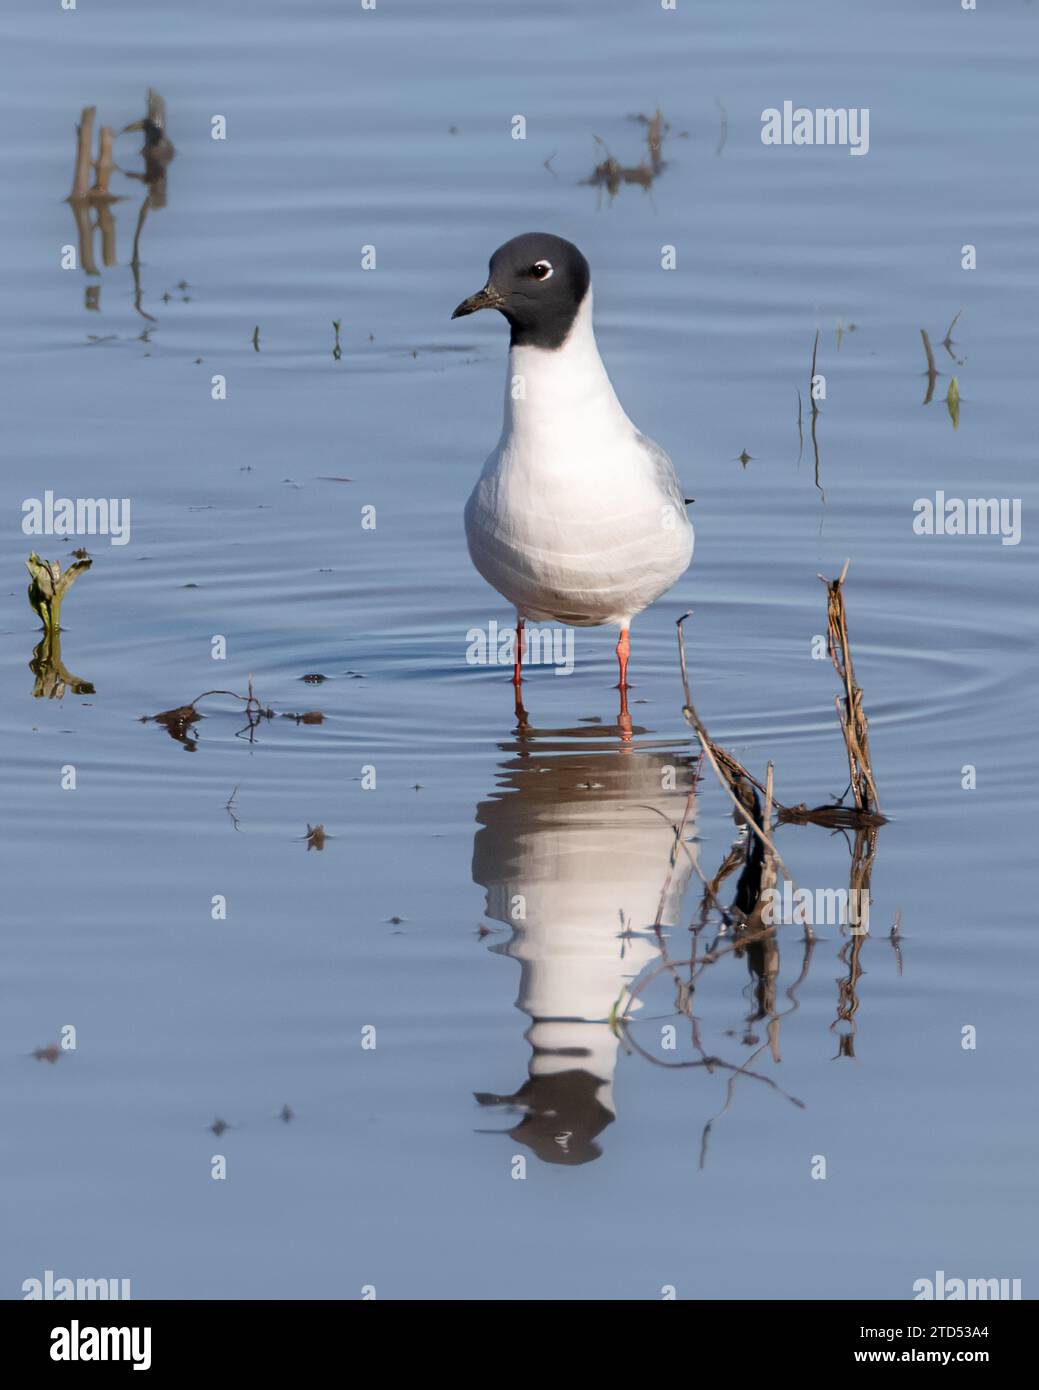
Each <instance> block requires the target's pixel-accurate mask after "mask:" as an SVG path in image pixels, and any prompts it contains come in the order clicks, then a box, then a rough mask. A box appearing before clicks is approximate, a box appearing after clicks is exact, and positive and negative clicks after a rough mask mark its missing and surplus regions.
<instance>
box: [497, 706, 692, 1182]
mask: <svg viewBox="0 0 1039 1390" xmlns="http://www.w3.org/2000/svg"><path fill="white" fill-rule="evenodd" d="M635 732H636V733H639V732H644V731H640V730H636V731H635ZM523 733H524V738H523V740H522V742H521V743H520V744H518V745H516V747H515V755H514V756H512V757H510V758H508V759H507V760H506V761H505V762H504V763H503V764H502V767H501V781H500V784H499V786H498V788H497V789H496V791H495V792H494V794H493V795H492V796H490V797H488V799H487V800H486V801H483V802H481V803H480V805H479V806H478V807H477V810H476V820H477V822H478V824H479V826H480V829H479V830H478V831H477V833H476V837H475V842H474V846H473V879H474V881H475V882H477V883H479V884H481V885H482V886H483V888H484V889H485V890H486V894H487V903H486V910H487V915H488V916H489V917H490V918H492V919H494V920H496V921H498V922H502V923H504V924H505V925H506V926H507V927H509V928H510V929H511V932H512V935H511V938H510V939H509V940H508V941H506V942H503V943H501V944H499V945H497V946H495V947H494V948H493V949H494V950H495V951H496V952H498V953H499V954H501V955H506V956H510V957H512V959H514V960H518V961H519V963H520V987H519V996H518V998H517V1001H516V1003H517V1008H519V1009H520V1010H521V1011H522V1012H523V1013H524V1014H526V1015H527V1016H528V1017H529V1019H530V1026H529V1028H528V1029H527V1032H526V1035H525V1036H526V1039H527V1041H528V1042H529V1044H530V1048H531V1056H530V1059H529V1063H528V1076H527V1079H526V1080H525V1081H524V1082H523V1084H522V1085H521V1086H520V1087H519V1089H518V1090H516V1091H515V1092H514V1093H513V1094H494V1093H490V1094H488V1093H482V1092H478V1093H477V1096H476V1098H477V1100H478V1101H479V1103H480V1104H481V1105H484V1106H504V1107H509V1108H511V1109H512V1110H513V1111H519V1112H521V1117H520V1119H519V1120H518V1122H517V1123H516V1124H515V1126H514V1127H513V1128H512V1129H510V1130H508V1131H507V1132H508V1133H509V1134H510V1135H511V1136H512V1138H513V1139H515V1140H516V1141H518V1142H519V1143H521V1144H524V1145H526V1146H528V1147H529V1148H531V1149H532V1150H533V1151H534V1153H536V1154H537V1155H538V1157H539V1158H541V1159H543V1160H545V1161H546V1162H549V1163H563V1164H580V1163H588V1162H590V1161H591V1160H592V1159H594V1158H597V1157H598V1156H599V1154H600V1153H601V1149H600V1147H599V1144H598V1143H597V1142H596V1141H597V1139H598V1137H599V1135H600V1134H601V1133H602V1132H603V1130H604V1129H606V1127H607V1126H608V1125H609V1124H610V1123H611V1122H612V1120H613V1119H614V1117H615V1114H616V1110H615V1105H614V1099H613V1074H614V1069H615V1066H616V1061H617V1048H618V1039H617V1036H616V1034H615V1033H614V1031H613V1029H612V1027H611V1024H610V1014H611V1010H612V1009H613V1007H614V1005H615V1004H616V1002H617V1000H618V997H619V996H620V994H621V992H622V990H623V989H624V987H625V986H626V985H627V984H628V983H629V982H630V981H631V980H632V979H633V978H634V977H635V976H637V975H638V974H639V973H640V972H641V971H642V970H643V968H644V967H645V966H646V965H647V964H648V963H649V962H651V961H653V960H655V959H659V949H658V941H657V936H656V933H655V930H654V923H656V922H659V924H660V925H661V926H662V927H665V928H666V927H668V926H673V925H675V924H676V923H677V922H678V921H679V918H680V912H681V903H682V896H683V892H684V890H685V887H686V883H687V881H688V878H689V874H690V872H691V869H690V862H689V857H688V855H687V854H686V853H685V851H683V850H680V849H678V847H677V843H676V827H678V826H679V825H680V824H681V823H682V821H683V816H684V815H685V813H686V807H687V803H688V801H689V797H690V792H691V790H692V787H693V782H694V772H693V765H692V760H691V759H690V758H689V757H688V755H687V754H685V753H680V752H677V751H674V750H665V749H661V748H660V746H659V745H658V746H656V747H642V748H640V747H639V746H638V745H637V744H632V743H630V742H628V743H624V744H621V743H619V742H617V741H614V739H615V738H623V737H625V735H626V734H627V731H626V730H624V729H623V728H621V727H618V728H616V729H612V728H606V727H603V726H598V727H595V728H581V729H577V730H573V729H569V730H540V731H531V730H530V729H529V728H524V730H523ZM611 736H614V737H612V738H611ZM628 736H629V737H630V735H628ZM582 741H583V743H584V746H581V743H582ZM539 745H540V747H539ZM542 749H543V750H544V751H541V750H542ZM683 834H684V835H685V836H686V837H688V836H689V835H690V834H691V814H690V815H689V816H687V817H686V819H685V829H684V831H683ZM690 848H692V847H690Z"/></svg>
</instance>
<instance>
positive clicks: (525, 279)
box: [451, 232, 693, 714]
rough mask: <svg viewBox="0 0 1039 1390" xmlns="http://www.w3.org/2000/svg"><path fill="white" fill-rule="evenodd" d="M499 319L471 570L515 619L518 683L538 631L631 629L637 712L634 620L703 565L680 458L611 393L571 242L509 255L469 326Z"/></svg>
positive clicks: (545, 241)
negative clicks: (500, 413) (500, 377)
mask: <svg viewBox="0 0 1039 1390" xmlns="http://www.w3.org/2000/svg"><path fill="white" fill-rule="evenodd" d="M478 309H497V310H499V311H500V312H501V313H502V314H503V315H504V316H505V318H506V320H507V321H508V324H509V328H510V330H511V336H510V340H509V365H508V372H507V376H506V382H505V419H504V423H503V425H502V432H501V438H500V439H499V441H498V444H497V446H496V447H495V449H494V451H493V452H492V454H491V455H490V457H489V458H488V459H487V462H486V463H485V464H484V467H483V472H482V473H481V474H480V477H479V479H478V481H477V483H476V486H475V487H474V488H473V491H472V493H471V495H470V497H469V501H468V502H467V504H466V508H465V532H466V539H467V541H468V544H469V554H470V556H471V557H472V561H473V564H474V565H475V566H476V568H477V570H478V571H479V572H480V574H481V575H482V576H483V577H484V579H486V580H487V582H488V583H489V584H490V585H491V586H492V587H493V588H495V589H497V590H498V592H499V593H500V594H502V595H503V596H504V597H505V598H506V599H508V601H509V602H510V603H511V604H512V605H513V607H514V608H515V609H516V653H515V658H516V659H515V665H514V668H513V684H514V685H515V687H516V692H517V704H518V702H519V687H520V684H521V682H522V678H523V677H522V665H523V640H524V639H523V632H524V624H525V622H526V620H527V619H528V618H529V619H531V620H532V621H534V622H560V623H566V624H569V625H571V626H574V627H601V626H604V625H612V626H615V627H617V628H619V629H620V636H619V638H618V640H617V663H618V667H619V672H620V680H619V682H618V689H619V690H620V691H621V709H622V714H626V713H627V706H626V692H627V690H628V657H629V654H630V640H629V635H628V634H629V630H630V627H631V622H632V619H633V618H634V617H635V616H636V614H638V613H641V612H642V610H643V609H644V608H648V607H649V605H650V604H651V603H652V602H653V601H654V600H655V599H658V598H659V597H660V595H661V594H663V593H665V592H666V590H668V589H670V588H671V586H672V585H673V584H675V583H676V582H677V580H678V579H680V578H681V576H682V575H683V574H684V573H685V571H686V569H687V568H688V566H689V562H690V560H691V559H692V555H693V528H692V525H691V524H690V522H689V518H688V516H687V515H686V511H685V498H684V496H683V493H682V489H681V488H680V487H679V484H678V479H677V478H676V476H675V470H674V466H673V465H672V463H671V460H670V458H668V456H667V454H666V453H665V452H664V450H663V449H662V448H661V447H660V445H659V444H655V443H654V442H653V440H652V439H649V438H647V436H646V435H644V434H641V433H640V432H639V430H638V429H637V428H636V426H635V425H633V424H632V422H631V421H630V420H629V419H628V417H627V415H626V414H625V413H624V409H623V407H622V406H621V403H620V401H619V400H618V399H617V396H616V394H615V393H614V390H613V387H612V385H611V384H610V378H609V377H608V376H607V374H606V368H605V367H604V366H603V363H602V359H601V358H600V356H599V349H598V347H597V346H596V342H595V332H594V330H593V328H592V283H591V272H590V270H589V268H588V262H587V261H586V260H585V258H584V256H583V255H582V254H581V252H580V251H579V250H578V249H577V247H576V246H574V245H573V243H572V242H569V241H564V240H563V238H562V237H558V236H553V235H551V234H550V233H548V232H526V233H525V234H524V235H522V236H517V237H513V239H512V240H511V241H507V242H506V243H505V244H504V246H499V248H498V250H497V251H495V253H494V255H493V256H492V257H491V260H490V273H489V275H488V277H487V283H486V285H484V287H483V289H482V290H479V291H478V292H477V293H476V294H474V295H471V296H470V297H469V298H468V299H466V300H464V301H463V302H462V303H461V304H459V306H458V308H457V309H456V310H455V311H454V313H453V314H452V315H451V317H452V318H461V317H462V316H463V315H465V314H474V313H476V311H477V310H478Z"/></svg>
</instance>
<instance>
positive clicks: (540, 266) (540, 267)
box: [530, 261, 552, 280]
mask: <svg viewBox="0 0 1039 1390" xmlns="http://www.w3.org/2000/svg"><path fill="white" fill-rule="evenodd" d="M530 273H531V275H532V276H533V277H534V279H535V280H547V279H548V277H549V276H550V275H551V274H552V263H551V262H550V261H535V262H534V264H533V265H532V266H531V267H530Z"/></svg>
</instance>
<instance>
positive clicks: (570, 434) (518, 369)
mask: <svg viewBox="0 0 1039 1390" xmlns="http://www.w3.org/2000/svg"><path fill="white" fill-rule="evenodd" d="M624 424H630V421H628V417H627V416H626V415H625V413H624V410H623V409H622V407H621V403H620V401H618V399H617V396H616V394H615V393H614V390H613V386H612V385H611V384H610V378H609V377H608V376H607V374H606V368H605V367H604V366H603V362H602V358H601V357H600V356H599V349H598V347H597V345H596V342H595V331H594V329H593V328H592V291H591V289H589V290H588V293H587V294H586V295H585V297H584V300H583V301H582V304H581V307H580V308H579V309H578V311H577V316H576V318H575V319H574V322H573V327H572V328H571V329H570V332H569V333H568V334H567V336H566V338H565V339H564V341H563V343H562V344H561V346H559V347H557V348H540V347H513V348H511V349H510V351H509V369H508V374H507V377H506V380H505V421H504V427H503V436H502V437H503V439H510V438H511V439H513V440H514V441H520V440H521V441H522V442H523V443H524V444H527V445H533V446H541V447H551V446H552V445H553V444H558V443H559V442H561V441H565V440H567V439H570V438H574V437H581V438H583V439H584V440H585V442H586V444H587V442H588V441H589V440H594V439H595V437H596V436H597V435H600V434H607V433H609V432H610V431H611V430H616V429H617V427H618V426H619V425H624Z"/></svg>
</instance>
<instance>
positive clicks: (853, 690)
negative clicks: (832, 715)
mask: <svg viewBox="0 0 1039 1390" xmlns="http://www.w3.org/2000/svg"><path fill="white" fill-rule="evenodd" d="M850 564H851V561H850V560H846V561H845V562H844V568H843V569H842V570H841V572H840V576H839V577H838V578H837V579H827V578H826V576H825V575H822V574H820V575H819V578H820V580H822V582H823V583H824V584H825V585H826V596H827V598H826V604H827V620H828V623H829V649H830V659H831V661H832V662H833V666H834V670H835V671H836V672H837V674H838V676H840V678H841V681H842V683H843V685H844V703H843V708H842V705H841V699H840V696H837V697H836V700H835V703H836V706H837V715H838V717H839V719H840V721H841V732H842V733H843V734H844V744H845V747H846V748H847V751H848V772H849V774H850V782H851V791H852V795H853V796H854V797H855V808H856V810H858V811H864V812H866V813H867V814H874V813H876V812H879V810H880V798H879V796H878V795H877V787H876V783H875V781H874V780H873V765H872V763H871V761H870V755H869V734H868V725H869V721H868V720H867V718H866V711H865V710H864V709H863V706H862V691H861V690H860V689H859V687H858V686H857V685H856V683H855V667H854V666H853V664H852V660H851V643H850V642H849V640H848V619H847V615H846V613H845V609H844V580H845V578H846V576H847V573H848V566H849V565H850Z"/></svg>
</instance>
